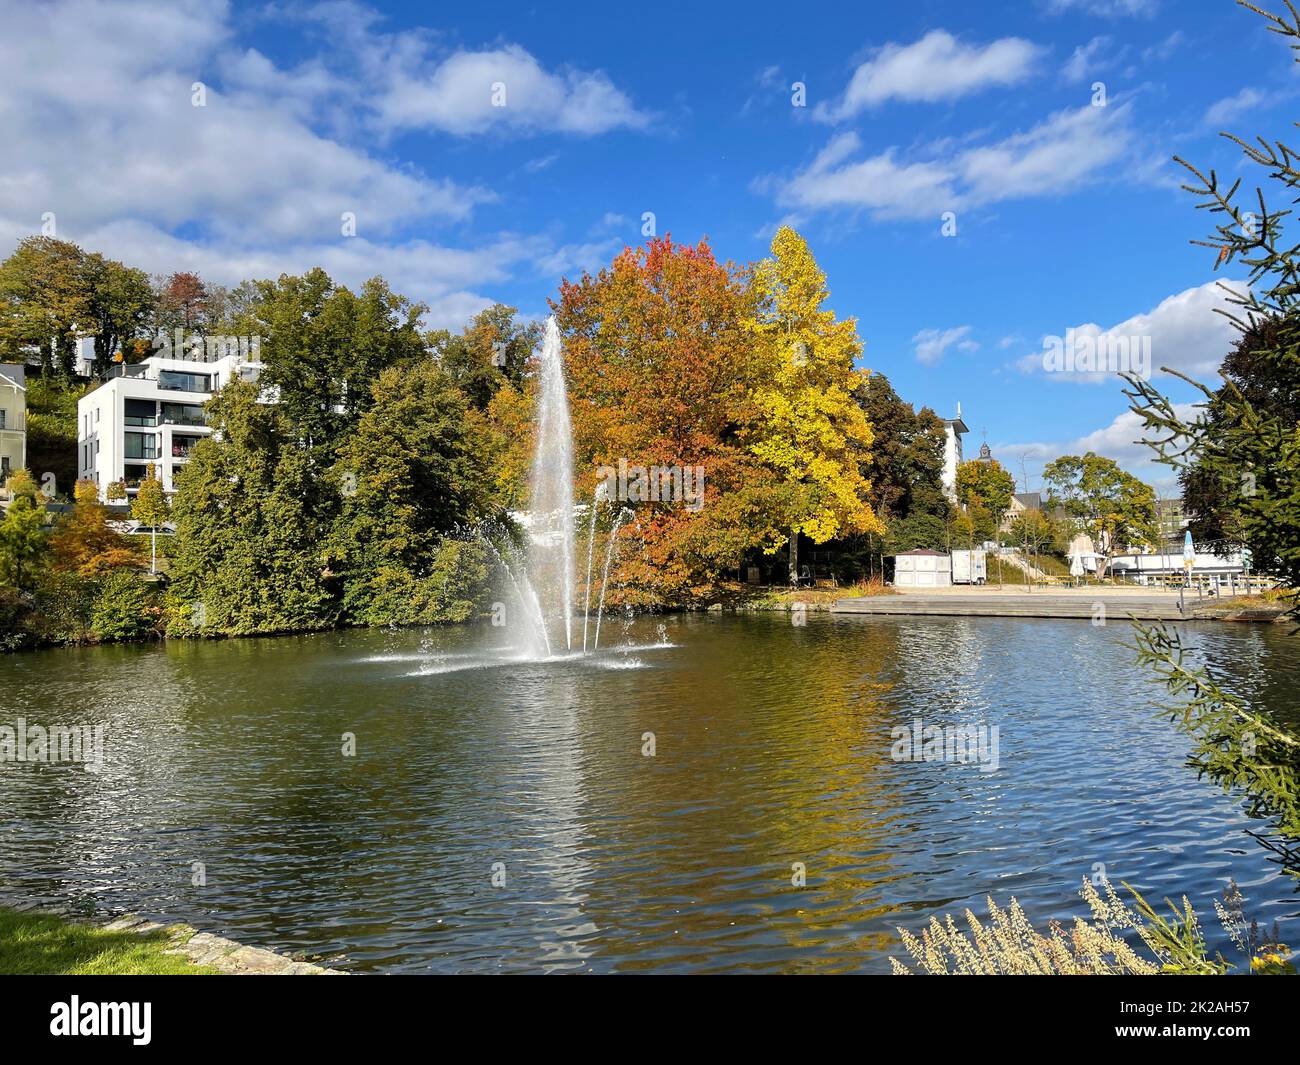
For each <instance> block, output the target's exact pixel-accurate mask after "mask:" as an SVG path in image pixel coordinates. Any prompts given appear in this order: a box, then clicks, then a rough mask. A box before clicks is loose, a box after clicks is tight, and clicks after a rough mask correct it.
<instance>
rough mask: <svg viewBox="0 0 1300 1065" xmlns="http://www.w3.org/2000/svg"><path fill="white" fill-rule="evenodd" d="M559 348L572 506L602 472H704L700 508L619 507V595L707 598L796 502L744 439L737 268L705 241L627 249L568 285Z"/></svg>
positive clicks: (745, 383)
mask: <svg viewBox="0 0 1300 1065" xmlns="http://www.w3.org/2000/svg"><path fill="white" fill-rule="evenodd" d="M555 310H556V318H557V321H558V324H559V327H560V329H561V332H562V334H563V338H564V353H565V365H566V370H567V376H568V384H569V400H570V405H571V408H572V417H573V427H574V436H575V440H576V444H575V454H576V461H577V462H578V464H579V472H578V486H577V488H578V496H579V498H580V499H591V498H592V495H593V492H594V489H595V486H596V483H597V480H598V474H599V470H600V468H601V467H610V468H616V467H617V466H618V464H619V460H620V459H623V460H625V462H627V463H628V464H629V465H631V466H643V467H647V468H648V467H651V466H660V467H670V468H671V467H676V468H678V469H679V470H680V469H681V468H683V467H691V468H692V469H694V468H695V467H702V468H703V470H704V475H705V483H704V486H703V488H704V491H703V497H702V499H701V500H700V503H701V505H700V506H699V507H698V508H694V507H688V506H687V505H686V504H685V503H684V502H682V501H680V500H675V501H671V502H664V501H659V502H647V501H629V500H623V501H620V505H624V506H626V507H627V508H628V509H629V510H630V511H631V512H632V514H633V519H632V521H631V523H630V525H629V526H628V527H627V529H625V531H624V533H623V534H622V535H623V536H624V537H626V538H627V539H628V540H630V541H632V542H633V544H634V545H635V549H632V550H628V551H627V552H625V553H624V554H623V555H622V556H621V557H622V561H621V564H620V566H619V569H618V573H617V579H616V580H615V581H614V584H615V585H617V586H618V588H619V591H618V592H617V593H616V594H618V595H619V596H620V597H622V598H625V599H626V600H628V601H635V602H640V603H644V604H655V603H685V602H694V601H699V600H700V599H701V598H704V597H707V596H708V595H710V594H711V593H712V592H713V591H714V590H715V589H716V587H717V585H718V583H719V582H720V581H721V580H723V579H725V577H726V575H727V573H728V572H729V571H734V569H735V567H738V566H739V564H740V561H741V558H742V556H743V553H744V550H745V549H746V547H750V546H759V547H764V548H767V549H769V550H775V549H776V548H777V547H779V546H780V545H781V544H782V543H783V542H784V540H785V537H786V535H787V533H786V532H785V530H788V529H789V527H790V519H789V515H790V514H791V513H793V509H792V508H791V507H790V506H789V504H790V503H791V502H792V501H793V494H794V493H793V492H791V491H789V489H788V486H785V485H781V484H779V483H777V482H776V480H775V478H774V477H773V476H772V475H771V473H770V471H769V470H768V469H767V468H766V467H765V466H764V465H763V463H762V462H761V461H759V460H758V458H757V457H756V456H755V455H754V453H753V452H752V451H751V450H750V449H749V447H748V446H746V444H745V442H744V441H743V440H742V433H743V431H744V430H745V429H746V427H748V426H751V425H753V424H754V420H755V416H754V405H753V402H752V398H751V396H752V394H753V392H754V391H755V390H756V389H757V388H758V387H759V385H760V384H761V381H762V372H763V364H762V360H761V358H760V357H759V345H757V344H756V343H755V336H754V331H753V328H752V325H751V320H752V318H753V315H754V313H755V306H754V294H753V292H752V291H751V290H750V289H749V288H748V286H747V285H746V284H745V278H744V276H743V274H742V272H741V271H740V270H739V269H737V268H736V267H735V266H732V265H730V264H721V263H719V262H718V261H717V260H716V259H715V258H714V255H713V252H712V250H711V249H710V248H709V246H708V244H707V242H704V241H701V242H700V243H699V244H696V245H682V244H675V243H673V241H672V239H671V237H668V236H665V237H657V238H654V239H652V240H650V241H649V242H648V243H647V244H646V245H645V246H644V247H641V248H636V249H631V248H626V249H624V250H623V252H622V253H620V254H619V255H618V256H617V257H616V258H615V259H614V262H613V263H612V264H611V265H610V266H608V267H606V268H605V269H603V270H601V271H600V272H599V273H598V274H596V275H595V276H592V275H587V274H584V275H583V277H582V278H581V279H580V280H578V281H576V282H571V281H565V282H563V283H562V284H561V287H560V299H559V302H558V303H557V304H556V305H555Z"/></svg>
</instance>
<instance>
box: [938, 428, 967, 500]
mask: <svg viewBox="0 0 1300 1065" xmlns="http://www.w3.org/2000/svg"><path fill="white" fill-rule="evenodd" d="M943 427H944V433H945V440H944V446H943V494H944V495H946V496H947V497H948V500H949V502H952V503H956V502H957V467H958V466H960V465H961V464H962V455H961V438H962V437H963V436H965V435H966V434H967V433H968V432H970V430H969V429H967V428H966V423H965V422H964V421H962V420H961V404H960V403H958V404H957V417H955V418H945V419H943Z"/></svg>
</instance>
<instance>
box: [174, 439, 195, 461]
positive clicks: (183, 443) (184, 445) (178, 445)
mask: <svg viewBox="0 0 1300 1065" xmlns="http://www.w3.org/2000/svg"><path fill="white" fill-rule="evenodd" d="M201 439H202V437H198V436H173V437H172V458H174V459H187V458H189V457H190V452H191V451H193V450H194V445H195V444H197V443H198V442H199V440H201Z"/></svg>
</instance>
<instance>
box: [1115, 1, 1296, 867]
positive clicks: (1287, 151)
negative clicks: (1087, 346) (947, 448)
mask: <svg viewBox="0 0 1300 1065" xmlns="http://www.w3.org/2000/svg"><path fill="white" fill-rule="evenodd" d="M1242 6H1244V7H1247V8H1249V9H1250V10H1252V11H1254V12H1255V13H1256V14H1258V15H1260V16H1262V17H1263V18H1264V19H1265V20H1267V22H1268V29H1269V30H1270V31H1272V32H1273V33H1276V34H1278V35H1280V36H1282V37H1283V38H1285V39H1287V40H1288V43H1290V45H1291V48H1292V50H1293V51H1297V53H1298V54H1297V60H1298V61H1300V14H1298V13H1297V11H1296V9H1295V7H1293V6H1292V5H1291V4H1289V3H1288V4H1287V10H1288V12H1289V15H1290V18H1289V19H1288V18H1286V17H1283V16H1278V15H1272V14H1269V13H1267V12H1264V11H1261V10H1259V9H1258V8H1255V7H1253V6H1252V5H1250V4H1243V5H1242ZM1223 136H1224V137H1225V138H1226V139H1227V140H1228V141H1230V142H1232V143H1233V144H1235V145H1237V147H1238V148H1240V149H1241V153H1242V156H1243V159H1242V162H1243V163H1244V164H1245V165H1246V166H1247V167H1251V168H1256V172H1257V173H1259V174H1260V175H1261V176H1262V177H1267V178H1268V180H1269V181H1272V182H1275V183H1276V184H1275V189H1276V191H1275V194H1274V199H1275V204H1276V202H1277V201H1280V202H1281V206H1275V207H1273V208H1270V207H1269V205H1268V203H1267V198H1266V196H1265V193H1264V190H1263V189H1262V188H1261V187H1259V186H1256V187H1255V189H1254V190H1253V195H1251V194H1247V195H1245V196H1240V197H1239V196H1238V193H1239V192H1240V191H1241V185H1242V178H1240V177H1237V178H1236V179H1235V180H1233V181H1232V182H1231V184H1228V185H1226V186H1225V185H1224V184H1223V183H1222V182H1221V181H1220V180H1219V177H1218V175H1217V174H1216V173H1215V171H1213V170H1210V171H1209V172H1208V173H1206V172H1203V171H1202V170H1200V169H1198V168H1197V167H1195V166H1193V165H1192V164H1191V163H1188V162H1186V161H1185V160H1182V159H1177V161H1178V162H1179V163H1181V164H1182V165H1183V166H1184V167H1185V168H1186V169H1187V171H1188V173H1189V174H1190V175H1191V176H1190V178H1189V183H1188V184H1187V185H1185V186H1184V188H1185V189H1186V190H1187V191H1188V192H1190V193H1192V194H1193V195H1194V196H1196V197H1197V198H1198V200H1199V201H1200V202H1199V203H1198V204H1197V206H1198V207H1200V208H1202V209H1203V210H1205V211H1207V212H1208V214H1210V215H1211V216H1212V217H1213V218H1214V219H1215V225H1214V231H1213V232H1212V233H1211V234H1209V235H1208V237H1207V238H1205V239H1202V240H1197V241H1193V243H1194V244H1197V245H1199V246H1201V247H1205V248H1208V249H1209V250H1210V251H1211V252H1212V253H1213V255H1214V268H1215V269H1216V270H1217V269H1219V268H1220V267H1230V266H1232V265H1233V264H1234V263H1237V262H1240V263H1241V264H1242V265H1243V266H1245V267H1247V268H1248V271H1249V274H1248V278H1247V280H1248V287H1247V288H1246V289H1245V290H1244V291H1242V290H1241V289H1235V290H1229V292H1228V298H1229V299H1230V301H1231V302H1232V304H1233V305H1234V307H1233V310H1232V311H1231V312H1229V313H1228V317H1229V318H1230V319H1231V320H1232V321H1233V322H1234V324H1235V325H1236V327H1237V329H1238V331H1239V332H1240V333H1241V340H1240V341H1239V342H1238V344H1237V345H1236V347H1235V348H1234V350H1233V352H1232V353H1230V355H1229V357H1228V359H1227V360H1226V361H1225V366H1224V367H1223V369H1222V370H1221V371H1220V374H1221V377H1222V379H1223V384H1222V386H1220V387H1219V388H1217V389H1213V390H1212V389H1210V388H1208V387H1206V386H1205V385H1203V384H1201V383H1200V382H1197V381H1194V380H1193V379H1192V378H1190V377H1188V376H1186V375H1185V374H1182V373H1179V372H1177V371H1174V370H1168V369H1166V370H1165V372H1166V373H1169V374H1171V375H1173V376H1175V377H1177V378H1180V379H1181V380H1183V381H1184V382H1187V383H1188V384H1190V385H1192V386H1193V387H1194V388H1196V389H1197V390H1198V391H1199V392H1200V393H1201V395H1202V396H1203V397H1204V399H1205V404H1204V406H1203V408H1202V409H1201V411H1200V413H1199V415H1198V416H1196V417H1192V418H1189V417H1186V416H1184V414H1183V413H1182V412H1181V410H1180V408H1178V407H1177V406H1176V405H1175V404H1174V403H1173V402H1172V401H1171V400H1170V399H1169V398H1168V397H1166V396H1165V395H1164V394H1163V393H1162V392H1161V391H1160V389H1159V388H1157V387H1156V386H1155V385H1154V384H1152V383H1151V382H1149V381H1144V380H1142V379H1141V378H1140V377H1138V376H1136V375H1132V374H1130V375H1126V380H1127V382H1128V387H1127V388H1126V389H1125V393H1126V394H1127V395H1128V397H1129V399H1130V400H1131V401H1132V409H1133V410H1134V411H1135V412H1136V413H1138V414H1139V415H1141V416H1142V418H1143V422H1144V425H1145V428H1146V430H1147V439H1146V441H1145V442H1146V443H1147V444H1148V445H1149V446H1150V447H1151V448H1152V450H1153V451H1154V453H1155V455H1156V458H1157V459H1158V461H1160V462H1163V463H1165V464H1167V465H1169V466H1171V467H1173V468H1174V469H1177V470H1179V471H1180V472H1181V473H1183V474H1187V473H1188V471H1189V470H1190V471H1192V472H1193V473H1194V474H1195V475H1196V476H1200V477H1204V478H1205V479H1206V480H1207V482H1208V483H1209V484H1210V485H1211V486H1213V489H1214V491H1215V492H1216V493H1217V494H1216V496H1215V497H1214V498H1213V499H1212V500H1211V502H1210V505H1209V506H1208V507H1206V506H1204V505H1202V504H1201V503H1199V502H1198V501H1196V500H1192V510H1193V516H1194V520H1195V519H1196V518H1204V517H1211V518H1216V519H1218V520H1221V521H1223V522H1224V524H1223V525H1222V528H1223V529H1224V531H1225V532H1227V533H1228V535H1229V536H1230V537H1231V538H1233V539H1238V540H1239V542H1243V543H1244V544H1245V545H1246V546H1247V547H1249V549H1250V551H1251V554H1252V557H1253V563H1254V567H1255V568H1256V569H1257V570H1258V571H1261V572H1266V573H1271V574H1274V575H1276V576H1277V577H1279V578H1280V579H1281V581H1282V583H1283V584H1284V585H1285V586H1286V587H1288V588H1289V589H1290V592H1289V594H1290V595H1291V596H1292V612H1293V613H1292V616H1293V617H1294V616H1295V612H1296V611H1298V610H1300V598H1297V596H1300V592H1298V591H1297V589H1300V414H1298V413H1297V411H1296V409H1295V404H1296V402H1297V397H1300V286H1297V284H1296V279H1297V278H1298V277H1300V248H1298V247H1297V245H1296V244H1295V241H1294V238H1293V236H1292V238H1291V239H1288V233H1287V228H1288V226H1287V216H1288V215H1290V214H1291V213H1292V211H1293V209H1294V208H1293V206H1292V205H1293V204H1294V202H1295V200H1296V197H1297V195H1300V167H1297V160H1300V154H1298V153H1297V150H1296V149H1295V148H1294V147H1291V146H1288V145H1286V144H1284V143H1282V142H1281V141H1269V140H1266V139H1265V138H1263V137H1259V138H1255V139H1247V138H1243V137H1238V136H1236V135H1234V134H1230V133H1225V134H1223ZM1137 633H1138V640H1137V647H1138V652H1139V662H1140V663H1141V664H1143V665H1145V666H1147V667H1149V668H1151V669H1152V670H1153V671H1154V672H1155V674H1156V676H1157V677H1158V678H1159V679H1160V680H1161V681H1162V682H1163V683H1164V684H1165V686H1166V687H1167V688H1168V690H1169V692H1170V693H1171V694H1172V695H1174V696H1176V697H1177V700H1178V702H1177V703H1175V704H1173V705H1170V706H1168V707H1167V708H1166V709H1167V710H1168V712H1169V716H1170V718H1171V720H1173V721H1174V722H1175V723H1176V724H1178V725H1179V727H1180V728H1182V729H1183V730H1184V731H1185V732H1187V733H1188V734H1189V735H1190V736H1191V737H1192V738H1193V739H1194V740H1195V741H1196V746H1195V747H1194V749H1193V753H1192V756H1191V758H1190V760H1189V761H1190V764H1191V765H1192V766H1193V767H1194V768H1195V769H1196V770H1197V772H1198V773H1200V774H1204V775H1206V776H1208V777H1209V778H1210V779H1211V780H1214V781H1216V782H1218V783H1220V784H1221V785H1222V786H1223V787H1224V788H1225V789H1233V788H1240V789H1241V790H1242V791H1244V793H1245V795H1246V798H1247V802H1248V806H1249V810H1250V812H1251V813H1252V814H1255V815H1256V816H1262V817H1267V818H1269V819H1270V822H1271V824H1270V835H1271V838H1270V837H1269V836H1266V835H1265V834H1264V833H1260V834H1258V835H1257V836H1256V838H1258V839H1260V841H1261V842H1262V843H1264V845H1265V846H1267V847H1268V848H1269V849H1270V850H1271V851H1273V853H1274V855H1275V856H1276V857H1278V859H1279V860H1280V862H1281V864H1282V866H1283V867H1284V868H1286V869H1287V870H1288V871H1289V872H1291V873H1292V874H1293V875H1300V845H1298V844H1297V840H1300V734H1298V733H1297V730H1296V728H1295V726H1294V724H1292V723H1289V722H1286V721H1284V720H1281V719H1280V718H1278V717H1277V716H1275V715H1270V714H1268V713H1266V712H1263V711H1260V710H1258V709H1256V708H1255V707H1254V706H1252V705H1251V703H1250V702H1249V701H1248V700H1245V699H1243V698H1241V697H1240V696H1239V695H1236V694H1233V693H1232V692H1229V691H1226V690H1224V689H1223V688H1222V687H1221V686H1220V685H1219V684H1218V683H1217V682H1216V680H1215V678H1214V677H1213V676H1212V675H1211V674H1210V672H1209V671H1208V670H1207V669H1198V668H1195V667H1194V666H1191V665H1189V664H1187V663H1186V662H1185V661H1184V653H1183V648H1182V645H1181V642H1180V638H1179V636H1178V634H1177V632H1175V631H1173V630H1169V629H1166V628H1165V627H1163V626H1160V625H1155V626H1151V627H1143V626H1138V627H1137Z"/></svg>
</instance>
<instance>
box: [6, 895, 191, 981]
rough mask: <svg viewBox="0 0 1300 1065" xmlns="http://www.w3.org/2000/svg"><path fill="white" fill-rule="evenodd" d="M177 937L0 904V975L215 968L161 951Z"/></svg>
mask: <svg viewBox="0 0 1300 1065" xmlns="http://www.w3.org/2000/svg"><path fill="white" fill-rule="evenodd" d="M176 942H177V940H176V938H174V934H173V933H169V932H167V931H165V930H159V931H155V932H146V933H143V934H139V933H133V932H110V931H108V930H106V929H104V928H97V927H95V926H94V925H88V924H78V923H77V922H74V921H68V920H65V919H63V918H62V917H56V916H54V915H53V914H48V913H23V912H20V911H18V910H10V909H6V908H4V907H0V975H3V976H110V975H112V976H199V975H204V974H209V973H215V972H216V970H215V969H211V968H208V967H207V966H203V965H195V964H194V963H193V962H191V961H190V960H189V959H187V958H184V957H181V956H180V955H174V954H165V953H163V952H164V951H165V950H167V949H169V948H173V947H174V946H175V944H176Z"/></svg>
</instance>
